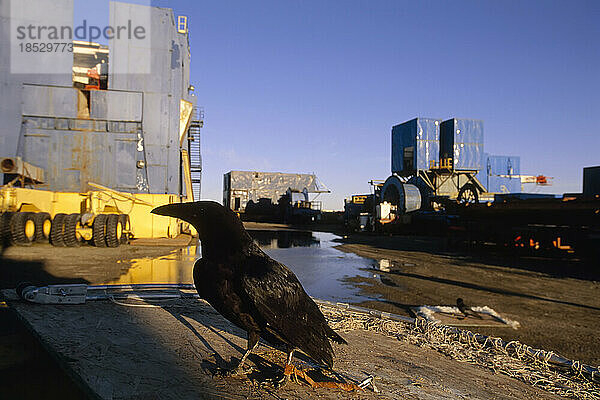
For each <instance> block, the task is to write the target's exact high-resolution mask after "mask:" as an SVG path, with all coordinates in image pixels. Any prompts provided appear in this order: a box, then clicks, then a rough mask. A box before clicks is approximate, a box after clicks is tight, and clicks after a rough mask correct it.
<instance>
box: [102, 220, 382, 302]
mask: <svg viewBox="0 0 600 400" xmlns="http://www.w3.org/2000/svg"><path fill="white" fill-rule="evenodd" d="M249 233H250V235H251V236H252V237H253V238H254V239H255V240H256V241H257V242H258V244H259V246H260V247H261V248H262V249H263V251H264V252H265V253H267V254H268V255H269V256H270V257H272V258H273V259H275V260H277V261H279V262H281V263H283V264H285V265H287V266H288V267H289V268H290V269H291V270H292V271H294V273H295V274H296V276H297V277H298V279H299V280H300V282H301V283H302V286H304V289H305V290H306V292H307V293H308V294H309V295H311V296H314V297H316V298H319V299H322V300H329V301H339V302H347V303H350V302H360V301H364V300H368V299H373V298H372V297H366V296H363V295H360V294H359V289H358V288H356V287H355V286H354V285H353V284H351V283H348V282H344V281H343V280H344V278H348V277H354V276H365V277H371V276H372V272H369V270H371V271H372V268H373V263H374V261H373V260H371V259H367V258H363V257H360V256H357V255H356V254H353V253H344V252H342V251H339V250H336V249H334V248H333V246H335V245H336V244H337V243H335V242H334V240H335V239H338V238H339V237H338V236H336V235H334V234H331V233H325V232H309V231H249ZM200 257H201V251H200V246H198V245H192V246H188V247H186V248H183V249H178V250H175V251H173V252H172V253H170V254H168V255H166V256H162V257H158V258H140V259H134V260H131V267H130V268H129V270H128V271H127V272H126V273H125V274H123V275H121V276H120V277H119V278H118V279H115V280H111V281H108V282H105V283H106V284H134V283H186V284H188V283H193V276H192V270H193V266H194V262H195V261H196V260H197V259H198V258H200Z"/></svg>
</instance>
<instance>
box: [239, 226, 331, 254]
mask: <svg viewBox="0 0 600 400" xmlns="http://www.w3.org/2000/svg"><path fill="white" fill-rule="evenodd" d="M249 233H250V235H251V236H252V238H253V239H254V240H256V242H257V243H258V244H259V246H260V247H261V248H262V249H263V250H264V249H287V248H290V247H316V246H319V243H320V241H319V239H317V238H316V237H315V236H314V235H313V233H312V232H309V231H258V230H256V231H254V230H253V231H249Z"/></svg>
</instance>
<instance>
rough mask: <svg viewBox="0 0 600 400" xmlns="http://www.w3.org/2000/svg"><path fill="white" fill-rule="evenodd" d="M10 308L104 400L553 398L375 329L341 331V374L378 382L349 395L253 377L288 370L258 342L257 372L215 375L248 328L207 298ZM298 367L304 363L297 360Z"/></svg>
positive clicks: (238, 349) (12, 301) (233, 356)
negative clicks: (228, 318)
mask: <svg viewBox="0 0 600 400" xmlns="http://www.w3.org/2000/svg"><path fill="white" fill-rule="evenodd" d="M3 294H4V296H5V298H6V299H7V302H8V304H9V306H10V307H12V308H13V309H14V310H15V311H16V312H17V313H18V315H19V317H20V318H21V320H22V321H23V322H24V323H25V324H26V325H27V327H28V328H29V329H30V330H31V331H32V332H34V334H35V335H36V336H37V337H38V338H39V340H40V341H41V342H42V344H43V345H44V347H45V348H46V349H47V350H48V351H49V352H50V353H51V354H52V355H53V356H54V357H56V358H57V359H58V360H59V362H60V364H61V365H62V366H63V368H64V369H65V370H66V371H67V373H68V374H70V375H71V376H72V377H73V378H74V379H75V380H76V382H78V384H80V385H81V386H82V387H83V388H84V389H85V390H86V391H87V393H89V395H90V396H91V397H95V398H100V399H123V400H125V399H128V400H133V399H269V398H273V399H283V398H285V399H307V398H318V399H347V398H353V399H374V398H377V399H404V398H407V399H408V398H410V399H414V398H417V399H456V398H469V399H500V398H502V399H510V398H514V399H524V398H525V399H527V398H530V399H550V398H556V397H555V396H553V395H551V394H549V393H547V392H544V391H542V390H540V389H537V388H534V387H531V386H529V385H527V384H525V383H522V382H520V381H517V380H515V379H512V378H509V377H507V376H504V375H498V374H494V373H493V372H491V371H489V370H486V369H483V368H480V367H476V366H473V365H469V364H464V363H459V362H457V361H454V360H452V359H450V358H448V357H445V356H444V355H442V354H440V353H438V352H435V351H433V350H428V349H424V348H420V347H417V346H414V345H411V344H409V343H407V342H404V341H399V340H397V339H394V338H392V337H389V336H384V335H381V334H378V333H374V332H370V331H364V330H353V331H350V332H346V333H342V336H344V338H345V339H346V340H347V341H348V343H349V345H348V346H339V345H335V352H336V358H335V370H336V371H337V372H339V373H341V375H342V376H345V377H346V378H347V379H348V381H351V380H352V379H354V380H356V381H361V380H362V379H364V378H366V377H367V376H368V375H369V374H372V375H373V376H375V377H376V379H375V384H376V386H377V388H378V389H379V391H380V392H379V393H375V392H374V391H373V390H372V389H371V388H368V389H367V390H365V391H362V392H354V393H346V392H342V391H341V390H339V389H316V390H315V389H312V388H310V387H308V386H306V385H301V384H297V383H288V384H287V385H286V386H284V387H283V388H281V389H279V390H274V389H272V388H270V387H268V386H267V387H263V388H261V387H259V385H257V384H255V383H254V382H253V381H252V379H250V378H253V377H257V376H259V375H261V374H268V373H269V371H270V370H271V369H273V368H276V367H277V365H279V366H281V364H282V362H283V359H284V355H283V353H281V352H279V351H278V350H275V349H273V348H271V347H269V346H267V345H264V344H261V346H260V347H259V349H258V353H257V354H256V355H253V356H251V357H250V358H249V360H250V363H249V364H250V365H254V366H255V367H256V369H257V371H258V372H256V373H252V374H250V378H217V377H214V376H213V375H214V373H215V371H216V370H217V368H218V367H227V366H229V365H231V361H232V360H237V359H239V358H240V357H241V354H242V352H243V350H244V348H245V344H246V340H245V332H243V331H241V330H239V329H238V328H236V327H235V326H233V325H231V324H230V323H229V322H228V321H226V320H225V319H224V318H222V317H221V316H220V315H219V314H218V313H217V312H216V311H215V310H214V309H213V308H212V307H210V305H208V304H206V303H205V302H203V301H198V300H192V299H185V300H182V299H178V300H168V301H162V302H160V303H153V304H160V306H155V307H147V306H142V305H143V304H142V303H140V302H137V303H134V304H135V305H138V306H132V305H131V304H130V305H129V306H126V305H121V304H116V303H113V302H110V301H90V302H87V303H86V304H83V305H60V306H57V305H39V304H30V303H25V302H23V301H21V300H19V299H17V297H16V294H15V293H14V291H12V290H5V291H3ZM297 362H298V364H300V362H299V361H297Z"/></svg>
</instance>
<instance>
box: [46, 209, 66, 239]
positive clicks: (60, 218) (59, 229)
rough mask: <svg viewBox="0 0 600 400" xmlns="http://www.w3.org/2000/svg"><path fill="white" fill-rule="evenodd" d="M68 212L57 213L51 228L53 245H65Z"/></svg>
mask: <svg viewBox="0 0 600 400" xmlns="http://www.w3.org/2000/svg"><path fill="white" fill-rule="evenodd" d="M66 217H67V214H62V213H61V214H56V215H55V216H54V219H53V220H52V227H51V228H50V243H51V244H52V246H57V247H65V246H66V244H65V218H66Z"/></svg>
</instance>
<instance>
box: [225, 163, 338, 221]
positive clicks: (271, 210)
mask: <svg viewBox="0 0 600 400" xmlns="http://www.w3.org/2000/svg"><path fill="white" fill-rule="evenodd" d="M321 193H330V190H329V189H328V188H327V187H326V186H325V185H323V183H321V181H319V178H317V176H316V175H314V174H289V173H282V172H257V171H230V172H228V173H226V174H225V175H224V177H223V205H225V207H228V208H230V209H232V210H234V211H237V212H239V213H245V214H246V215H252V214H254V215H262V216H270V217H271V219H273V218H276V219H281V220H285V221H286V222H289V221H290V218H292V217H294V216H299V217H300V216H301V217H302V218H301V219H305V218H304V217H306V218H309V219H311V220H314V219H315V218H316V217H318V215H319V214H320V211H321V202H319V201H316V200H315V198H316V196H318V195H320V194H321ZM310 194H316V196H315V198H313V199H311V198H310Z"/></svg>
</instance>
